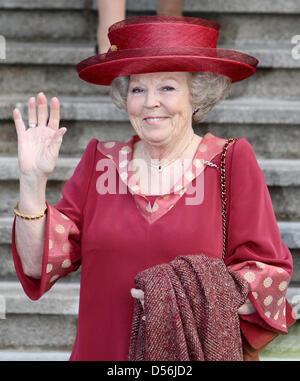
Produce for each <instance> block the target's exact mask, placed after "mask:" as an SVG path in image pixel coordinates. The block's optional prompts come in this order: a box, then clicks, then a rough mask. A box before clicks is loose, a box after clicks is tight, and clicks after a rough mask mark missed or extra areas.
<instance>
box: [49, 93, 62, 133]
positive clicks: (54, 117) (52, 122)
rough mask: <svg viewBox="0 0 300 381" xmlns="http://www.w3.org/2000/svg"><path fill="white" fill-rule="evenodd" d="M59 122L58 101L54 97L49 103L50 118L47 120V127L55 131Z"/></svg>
mask: <svg viewBox="0 0 300 381" xmlns="http://www.w3.org/2000/svg"><path fill="white" fill-rule="evenodd" d="M59 121H60V105H59V100H58V99H57V98H56V97H54V98H52V99H51V103H50V118H49V123H48V127H50V128H52V129H53V130H55V131H56V130H58V128H59Z"/></svg>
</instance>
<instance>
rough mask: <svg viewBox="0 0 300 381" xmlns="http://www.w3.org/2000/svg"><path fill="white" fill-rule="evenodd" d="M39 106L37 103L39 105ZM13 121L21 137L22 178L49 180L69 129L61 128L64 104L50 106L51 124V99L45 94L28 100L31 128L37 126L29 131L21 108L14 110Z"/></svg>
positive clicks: (19, 151) (20, 168)
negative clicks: (61, 113) (48, 99)
mask: <svg viewBox="0 0 300 381" xmlns="http://www.w3.org/2000/svg"><path fill="white" fill-rule="evenodd" d="M36 103H37V104H36ZM13 119H14V122H15V127H16V131H17V137H18V160H19V170H20V176H23V177H26V178H27V177H28V178H32V177H33V178H42V179H45V178H48V176H49V175H50V174H51V173H52V172H53V170H54V168H55V164H56V161H57V158H58V155H59V150H60V146H61V143H62V137H63V135H64V134H65V133H66V131H67V129H66V128H65V127H61V128H59V122H60V104H59V100H58V99H57V98H52V99H51V103H50V118H49V121H48V104H47V98H46V96H45V95H44V94H43V93H39V94H38V95H37V99H35V98H34V97H32V98H30V99H29V101H28V125H29V126H30V125H36V127H31V128H28V129H27V130H26V128H25V125H24V122H23V120H22V115H21V112H20V111H19V109H17V108H16V109H14V111H13Z"/></svg>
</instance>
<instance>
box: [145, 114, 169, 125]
mask: <svg viewBox="0 0 300 381" xmlns="http://www.w3.org/2000/svg"><path fill="white" fill-rule="evenodd" d="M166 119H168V117H167V116H148V117H147V118H144V119H143V120H144V121H145V122H146V123H147V124H150V125H153V124H160V123H162V122H164V121H165V120H166Z"/></svg>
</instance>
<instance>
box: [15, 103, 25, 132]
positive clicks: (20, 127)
mask: <svg viewBox="0 0 300 381" xmlns="http://www.w3.org/2000/svg"><path fill="white" fill-rule="evenodd" d="M13 119H14V122H15V126H16V131H17V135H18V136H19V135H21V134H22V133H24V132H25V131H26V128H25V124H24V122H23V120H22V115H21V113H20V110H19V109H18V108H15V109H14V111H13Z"/></svg>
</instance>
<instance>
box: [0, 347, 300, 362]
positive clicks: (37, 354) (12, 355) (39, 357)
mask: <svg viewBox="0 0 300 381" xmlns="http://www.w3.org/2000/svg"><path fill="white" fill-rule="evenodd" d="M70 355H71V353H70V352H63V351H32V350H27V351H22V350H18V351H16V350H15V351H13V350H9V349H8V350H0V361H68V360H69V358H70ZM259 359H260V361H299V360H300V355H299V357H288V354H285V356H283V357H274V355H273V356H272V355H269V356H265V355H264V354H263V355H261V356H260V358H259Z"/></svg>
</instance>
